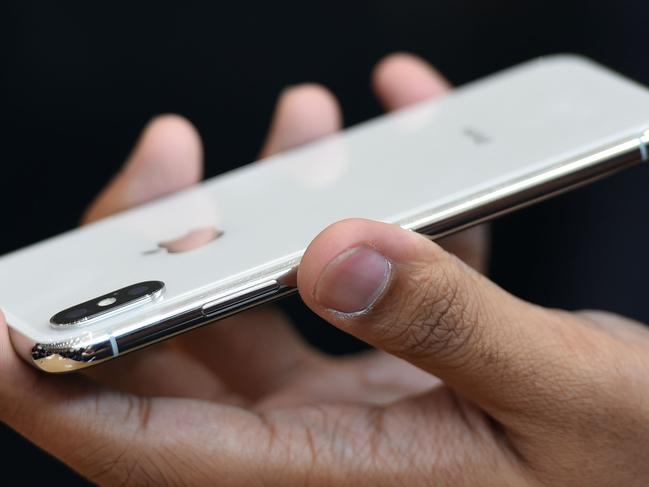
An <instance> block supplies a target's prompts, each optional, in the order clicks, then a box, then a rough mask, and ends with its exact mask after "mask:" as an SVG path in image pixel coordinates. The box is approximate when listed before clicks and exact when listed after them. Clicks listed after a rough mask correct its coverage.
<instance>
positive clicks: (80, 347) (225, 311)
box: [32, 130, 649, 373]
mask: <svg viewBox="0 0 649 487" xmlns="http://www.w3.org/2000/svg"><path fill="white" fill-rule="evenodd" d="M648 145H649V130H647V131H645V132H643V133H642V135H640V136H639V137H634V138H631V139H626V140H624V141H622V142H620V143H617V144H613V145H611V146H609V147H606V148H603V149H601V150H598V151H594V152H592V153H590V154H587V155H584V156H581V157H577V158H574V159H571V160H569V161H564V162H562V163H559V164H557V165H556V166H554V167H552V168H550V169H547V168H546V169H543V170H540V171H538V172H537V173H533V174H528V175H525V176H523V177H521V178H519V179H517V180H515V181H510V182H508V183H507V184H506V185H503V186H501V187H495V188H490V189H488V190H485V191H484V192H482V193H479V194H477V195H473V196H472V197H470V198H468V199H463V200H460V201H456V202H453V203H451V204H448V205H446V206H444V207H441V208H440V207H436V208H433V209H431V210H427V211H423V212H419V213H418V214H416V215H414V216H412V217H408V218H405V219H402V220H400V221H397V222H395V223H396V224H398V225H400V226H402V227H403V228H406V229H408V230H412V231H416V232H419V233H422V234H425V235H428V236H429V237H431V238H433V239H437V238H441V237H444V236H447V235H450V234H452V233H455V232H459V231H461V230H464V229H466V228H469V227H471V226H474V225H477V224H480V223H484V222H487V221H489V220H492V219H494V218H496V217H498V216H501V215H504V214H507V213H511V212H513V211H515V210H517V209H520V208H523V207H526V206H529V205H532V204H534V203H537V202H539V201H542V200H545V199H548V198H551V197H553V196H556V195H558V194H561V193H564V192H567V191H570V190H572V189H574V188H577V187H580V186H584V185H586V184H588V183H590V182H592V181H595V180H597V179H600V178H603V177H605V176H608V175H610V174H613V173H615V172H617V171H620V170H622V169H624V168H627V167H630V166H632V165H635V164H639V163H641V162H645V161H647V160H648V158H649V153H648V148H647V147H648ZM300 257H301V254H296V255H294V256H291V257H290V258H289V259H287V261H286V262H283V263H279V264H277V265H275V266H273V267H272V268H271V269H268V270H266V271H263V272H259V273H256V274H254V277H255V278H256V282H254V283H253V284H252V285H251V284H250V282H251V281H250V277H249V278H245V277H244V278H241V279H238V280H237V281H235V282H232V283H230V284H229V285H228V286H229V291H226V290H225V289H223V288H221V290H222V292H221V293H220V295H219V294H218V291H217V295H216V296H214V295H213V297H211V298H210V299H209V300H208V301H207V302H204V303H202V304H201V305H200V306H198V307H196V308H193V309H190V310H188V311H185V312H183V313H181V314H177V315H173V316H170V317H168V318H165V319H164V320H161V321H159V322H157V323H153V324H151V325H148V326H145V327H142V328H139V329H136V330H133V331H130V332H128V333H126V334H121V335H110V336H109V337H107V338H106V337H103V338H102V339H96V341H94V342H91V343H88V342H87V341H86V342H84V341H80V342H75V343H70V342H61V343H51V344H37V345H35V346H34V347H33V349H32V359H33V360H34V363H35V364H36V365H37V366H38V367H39V368H41V369H42V370H45V371H47V372H54V373H58V372H70V371H74V370H79V369H82V368H84V367H87V366H89V365H94V364H97V363H101V362H104V361H106V360H109V359H112V358H114V357H117V356H118V355H121V354H123V353H127V352H131V351H134V350H138V349H140V348H144V347H147V346H149V345H153V344H155V343H158V342H160V341H162V340H165V339H168V338H171V337H173V336H176V335H179V334H181V333H184V332H186V331H189V330H193V329H196V328H199V327H201V326H204V325H206V324H209V323H212V322H215V321H218V320H221V319H223V318H226V317H228V316H231V315H233V314H236V313H239V312H241V311H244V310H246V309H249V308H252V307H255V306H258V305H260V304H265V303H270V302H273V301H276V300H279V299H281V298H283V297H286V296H288V295H291V294H294V293H296V292H297V289H296V286H297V283H296V279H295V275H296V269H297V265H298V264H299V260H300ZM246 283H247V284H246ZM235 286H238V287H235ZM233 287H234V289H233ZM260 290H261V292H260ZM205 307H208V308H209V310H210V312H209V313H205V312H204V308H205ZM62 360H63V361H65V364H64V365H65V367H61V366H60V361H62Z"/></svg>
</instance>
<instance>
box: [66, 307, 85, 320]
mask: <svg viewBox="0 0 649 487" xmlns="http://www.w3.org/2000/svg"><path fill="white" fill-rule="evenodd" d="M87 314H88V308H74V309H72V310H70V311H68V312H67V313H65V317H66V318H68V319H70V320H78V319H79V318H81V317H82V316H85V315H87Z"/></svg>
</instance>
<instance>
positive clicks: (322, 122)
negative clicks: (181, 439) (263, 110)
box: [174, 84, 342, 401]
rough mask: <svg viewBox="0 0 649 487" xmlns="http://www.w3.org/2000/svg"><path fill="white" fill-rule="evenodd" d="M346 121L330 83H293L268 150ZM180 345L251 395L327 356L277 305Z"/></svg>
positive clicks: (253, 398) (304, 140)
mask: <svg viewBox="0 0 649 487" xmlns="http://www.w3.org/2000/svg"><path fill="white" fill-rule="evenodd" d="M341 123H342V122H341V115H340V108H339V106H338V103H337V102H336V99H335V98H334V96H333V95H332V94H331V93H330V92H329V91H328V90H326V89H325V88H323V87H321V86H318V85H314V84H306V85H299V86H295V87H292V88H288V89H286V90H285V91H284V92H283V93H282V95H281V96H280V98H279V100H278V102H277V107H276V109H275V114H274V116H273V120H272V122H271V127H270V130H269V135H268V137H267V140H266V143H265V144H264V148H263V149H262V156H270V155H272V154H274V153H277V152H280V151H283V150H287V149H290V148H292V147H296V146H298V145H302V144H305V143H307V142H309V141H312V140H314V139H317V138H320V137H324V136H326V135H329V134H331V133H333V132H335V131H337V130H338V129H339V128H340V125H341ZM174 345H175V346H178V347H179V348H181V349H182V350H183V351H184V352H186V353H187V354H189V355H190V356H191V357H192V358H194V359H197V360H199V361H200V362H201V363H203V364H204V365H205V366H207V367H208V368H209V369H210V370H211V371H212V372H213V373H215V374H216V375H217V376H218V377H219V378H220V379H221V380H222V381H223V382H224V383H225V384H226V385H227V386H228V387H229V389H230V390H232V391H233V392H235V393H237V394H241V395H243V396H244V397H246V398H248V399H249V400H251V401H256V400H257V399H258V398H260V397H263V396H265V395H266V394H267V393H268V392H270V391H272V390H275V389H277V388H278V387H281V386H282V385H283V384H285V383H287V382H288V381H290V380H291V379H292V378H293V377H294V376H295V374H297V373H299V372H301V371H302V370H304V369H306V368H307V367H311V366H315V364H318V363H320V361H321V360H323V359H322V357H321V356H320V355H319V354H317V353H316V352H315V351H314V350H313V349H312V348H311V347H309V346H308V345H307V344H306V343H305V342H304V341H303V340H302V338H301V337H299V336H298V335H297V334H296V332H295V330H294V329H293V327H292V326H291V324H290V322H289V320H288V318H287V317H286V316H285V315H284V314H283V313H282V312H280V311H279V310H278V309H277V308H274V307H264V308H261V309H259V310H253V311H250V312H247V313H243V314H241V315H236V316H234V317H232V318H229V319H227V320H223V321H220V322H219V323H216V324H215V325H214V326H211V327H208V328H202V329H200V330H197V331H195V332H193V333H190V334H186V335H183V336H181V337H179V338H178V339H177V340H176V341H175V342H174ZM233 364H236V366H234V365H233Z"/></svg>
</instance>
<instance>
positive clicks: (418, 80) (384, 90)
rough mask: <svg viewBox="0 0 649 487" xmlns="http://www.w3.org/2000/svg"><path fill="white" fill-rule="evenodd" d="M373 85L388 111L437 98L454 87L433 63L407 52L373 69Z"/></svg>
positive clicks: (396, 55)
mask: <svg viewBox="0 0 649 487" xmlns="http://www.w3.org/2000/svg"><path fill="white" fill-rule="evenodd" d="M372 84H373V87H374V91H375V93H376V95H377V96H378V98H379V100H380V101H381V103H383V105H384V106H385V108H386V109H388V110H397V109H399V108H404V107H406V106H408V105H413V104H415V103H419V102H422V101H424V100H431V99H433V98H438V97H441V96H443V95H445V94H446V93H448V91H449V90H450V89H451V85H450V84H449V83H448V81H446V79H445V78H444V77H443V76H442V75H441V74H439V73H438V72H437V71H436V70H435V69H434V68H433V67H432V66H431V65H430V64H428V63H427V62H426V61H424V60H423V59H421V58H419V57H417V56H414V55H412V54H406V53H397V54H392V55H390V56H387V57H386V58H384V59H383V60H381V61H380V62H379V63H378V64H377V65H376V67H375V68H374V73H373V74H372Z"/></svg>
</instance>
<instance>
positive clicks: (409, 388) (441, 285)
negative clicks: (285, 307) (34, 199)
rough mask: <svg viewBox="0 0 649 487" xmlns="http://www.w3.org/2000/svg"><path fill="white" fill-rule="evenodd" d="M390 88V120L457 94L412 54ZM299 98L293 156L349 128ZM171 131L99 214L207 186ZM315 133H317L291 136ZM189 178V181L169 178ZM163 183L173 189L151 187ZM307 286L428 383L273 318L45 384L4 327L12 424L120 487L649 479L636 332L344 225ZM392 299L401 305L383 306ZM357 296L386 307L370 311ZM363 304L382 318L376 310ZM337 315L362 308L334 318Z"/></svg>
mask: <svg viewBox="0 0 649 487" xmlns="http://www.w3.org/2000/svg"><path fill="white" fill-rule="evenodd" d="M376 80H377V82H376V85H377V88H378V91H379V93H380V94H381V95H382V98H383V99H384V100H388V105H390V101H389V100H394V99H396V100H397V101H398V100H403V99H404V98H403V96H405V93H406V92H408V93H411V94H412V93H419V91H418V88H419V87H426V86H427V87H428V88H427V90H428V91H426V90H422V91H426V93H427V94H428V95H431V94H439V93H440V92H441V91H442V90H443V86H444V85H443V83H442V82H441V81H440V80H439V78H437V77H436V76H435V75H434V74H433V73H432V72H431V71H428V70H427V69H426V68H424V67H423V66H422V65H421V64H420V63H419V62H418V61H415V60H412V59H411V58H404V57H400V58H392V59H390V60H389V61H387V62H384V63H383V64H382V65H381V67H380V68H379V70H378V72H377V77H376ZM412 80H417V82H416V83H415V84H412V83H411V82H412ZM298 90H299V91H293V92H292V93H291V92H289V93H288V94H286V95H285V96H284V97H283V98H282V101H281V102H280V104H279V107H278V113H277V115H276V118H275V122H274V126H273V129H272V130H271V136H270V140H269V142H268V146H270V147H273V144H274V143H275V144H277V145H275V147H279V148H285V147H286V146H283V145H282V144H280V143H278V142H275V141H281V140H282V138H284V140H292V141H294V142H291V143H289V144H288V145H292V144H293V143H300V142H302V141H303V140H308V139H309V138H313V137H317V136H320V135H324V134H325V133H328V132H330V131H332V130H334V129H335V128H337V125H338V118H339V116H338V111H337V108H336V106H335V104H334V103H333V102H332V99H331V97H330V95H328V94H327V93H326V92H324V91H322V90H321V89H318V88H314V87H302V88H298ZM304 90H306V91H304ZM298 95H299V101H300V103H297V101H298V99H297V98H296V97H297V96H298ZM307 95H308V96H307ZM291 100H292V102H291ZM307 105H308V106H310V108H311V109H310V110H308V111H306V112H301V108H300V107H302V108H304V107H305V106H307ZM314 113H317V114H318V116H317V117H312V116H311V114H314ZM315 119H317V122H316V121H315ZM162 122H164V124H165V125H163V126H166V128H167V129H168V130H169V133H167V134H166V136H165V137H161V136H160V134H161V133H162V132H161V128H160V123H161V122H158V124H157V125H158V127H157V128H156V124H153V126H151V127H149V129H148V130H147V132H146V134H145V136H144V138H143V140H142V141H141V142H140V145H139V148H138V149H136V151H135V153H134V156H133V161H132V162H131V163H130V164H129V165H127V169H126V170H125V171H124V172H123V173H122V174H121V175H120V176H118V178H117V179H116V180H115V181H114V183H113V184H112V185H111V186H110V188H109V189H108V190H107V192H106V193H104V195H103V196H102V197H100V199H99V201H98V202H97V204H96V206H95V208H94V209H93V210H91V211H90V213H89V215H90V218H93V217H97V216H103V215H105V214H107V213H108V212H109V211H105V210H104V212H103V213H102V211H100V210H101V208H102V207H103V208H108V209H109V210H110V211H115V210H120V209H122V208H124V207H126V206H129V205H132V204H137V203H139V202H141V201H138V200H137V199H136V198H140V197H142V195H149V196H150V197H155V196H157V195H159V194H163V193H164V192H166V191H172V190H174V189H178V187H177V186H176V187H172V186H173V185H172V184H171V183H172V182H173V184H180V183H178V181H181V182H182V183H191V182H192V181H193V180H194V179H197V177H198V173H199V172H200V171H198V170H196V171H194V170H195V169H196V168H198V167H200V164H197V163H196V160H198V159H200V149H197V148H199V145H198V142H197V139H196V137H195V135H194V132H193V131H192V130H191V129H190V128H189V126H187V125H186V124H185V122H182V121H181V120H179V119H175V118H173V119H164V120H163V121H162ZM289 122H290V123H289ZM325 122H326V123H325ZM170 125H171V128H173V130H171V128H170ZM309 127H310V128H313V131H311V132H309V131H308V130H305V129H306V128H309ZM296 130H298V131H299V130H302V131H303V132H301V133H302V134H303V136H301V138H297V139H290V137H289V136H288V134H289V133H290V134H294V133H296ZM179 134H181V135H179ZM311 136H312V137H311ZM158 139H159V140H158ZM163 141H166V142H169V143H173V147H174V148H175V149H177V150H178V153H177V154H176V156H177V157H174V159H171V158H169V159H165V154H168V153H169V150H163V151H160V152H159V153H158V154H157V157H150V158H149V157H148V156H151V155H153V154H154V152H155V151H153V150H152V148H153V147H159V146H160V145H159V144H162V143H163ZM170 141H171V142H170ZM154 142H155V143H154ZM145 149H146V150H145ZM168 149H171V148H168ZM181 149H182V150H181ZM150 150H151V151H150ZM192 151H193V152H192ZM171 152H172V153H173V151H171ZM189 154H193V155H194V156H195V157H194V156H188V155H189ZM136 161H140V162H136ZM146 161H148V162H146ZM175 161H182V164H179V165H176V164H174V162H175ZM154 168H155V169H154ZM179 168H182V169H179ZM188 168H189V169H188ZM176 170H178V171H181V172H182V174H174V175H173V176H174V177H169V178H168V179H167V178H166V176H165V175H167V176H168V175H169V174H173V172H174V171H176ZM167 171H169V172H167ZM192 171H194V172H192ZM153 174H156V175H157V176H158V177H159V179H158V180H157V183H156V184H154V186H152V187H153V188H156V191H157V194H153V192H149V193H147V192H146V191H147V188H151V186H148V185H146V183H145V181H147V179H149V178H150V177H151V176H152V175H153ZM187 174H189V175H190V176H191V177H187V178H186V179H184V180H183V179H182V177H181V176H184V175H187ZM145 176H146V177H145ZM115 202H117V204H115ZM96 208H100V210H97V209H96ZM358 247H360V248H361V249H362V250H358V251H355V252H353V253H351V254H350V253H346V252H345V251H346V250H348V249H350V248H358ZM465 247H466V245H465ZM468 247H469V248H471V244H469V245H468ZM368 248H373V249H376V251H378V252H379V253H380V254H383V255H385V257H387V258H388V259H389V262H390V265H389V266H387V267H386V266H385V264H384V267H383V271H385V270H386V269H387V268H388V267H389V269H390V271H389V273H388V274H389V276H388V277H390V279H389V280H388V281H389V283H388V284H387V285H385V286H382V285H378V284H377V283H378V281H379V280H380V278H381V277H386V272H381V267H380V264H381V262H385V261H384V260H383V258H382V257H380V256H377V254H375V253H373V251H369V250H367V249H368ZM473 248H476V249H478V250H481V248H482V247H480V245H477V246H474V247H473ZM340 255H346V256H348V257H350V259H347V260H343V259H342V258H336V257H337V256H340ZM474 255H475V254H474ZM363 259H369V262H374V264H375V272H374V273H367V272H364V273H363V274H362V275H358V274H357V275H352V276H351V277H349V276H347V277H345V276H344V275H341V273H343V272H345V270H347V271H353V267H352V266H353V264H354V262H356V263H358V262H359V261H362V260H363ZM331 260H335V262H334V264H332V265H330V264H329V262H330V261H331ZM363 276H364V277H363ZM372 277H374V278H375V279H376V282H372ZM298 279H299V285H300V291H301V294H302V296H303V298H304V300H305V302H306V303H307V304H308V305H309V306H310V307H312V309H314V311H316V312H317V313H319V314H320V315H321V316H323V317H324V318H325V319H327V320H328V321H330V322H332V323H333V324H334V325H335V326H338V327H340V328H341V329H343V330H345V331H347V332H349V333H352V334H354V335H356V336H358V337H359V338H361V339H363V340H365V341H367V342H368V343H371V344H373V345H375V346H376V347H378V348H382V349H384V350H386V351H387V352H389V353H392V354H394V355H396V356H399V357H402V358H403V359H405V360H406V361H408V362H411V363H413V364H415V365H417V366H418V367H420V368H421V369H423V371H422V370H420V369H418V368H415V367H413V366H412V365H409V364H408V363H407V362H406V361H402V360H399V359H397V358H394V357H393V356H391V355H389V354H385V353H381V352H372V353H368V354H364V355H361V356H359V357H352V358H345V359H330V358H326V357H323V356H321V355H319V354H317V353H316V352H314V351H313V350H310V349H309V348H308V347H307V346H306V345H305V344H304V343H302V342H301V341H300V340H299V339H298V338H297V337H296V336H295V335H294V334H293V333H292V332H291V331H290V327H289V326H288V324H287V320H286V318H285V317H283V316H282V315H281V313H279V312H278V311H277V310H276V309H275V308H272V307H271V308H266V309H260V310H256V311H253V312H251V313H246V314H242V315H240V316H237V317H234V318H231V319H230V320H226V321H224V322H221V323H219V324H217V325H215V326H213V327H208V328H205V329H203V330H199V331H198V332H195V333H194V334H191V335H186V336H183V337H180V338H179V339H177V340H174V341H172V342H169V343H170V345H163V346H162V348H160V349H159V350H158V353H156V354H151V353H148V352H143V353H141V354H132V355H130V356H127V357H124V358H122V359H120V360H119V361H116V362H114V363H111V364H107V365H105V366H103V367H99V368H98V369H99V370H98V371H95V372H93V373H92V376H91V378H88V377H83V376H66V377H53V376H45V375H43V374H39V373H37V372H36V371H34V370H32V369H30V368H29V367H28V366H26V365H25V364H23V363H22V362H20V361H19V360H18V359H17V357H16V356H15V354H14V353H13V351H12V349H11V347H10V344H9V342H8V337H7V333H6V328H2V329H1V333H0V378H1V379H0V418H2V420H3V421H5V422H7V423H8V424H9V425H10V426H12V427H13V428H15V429H16V430H18V431H19V432H21V433H22V434H23V435H25V436H26V437H28V438H29V439H31V440H32V441H34V442H35V443H37V444H39V445H40V446H41V447H43V448H44V449H46V450H47V451H49V452H50V453H52V454H54V455H55V456H57V457H58V458H60V459H62V460H63V461H65V462H66V463H68V464H69V465H71V466H72V467H73V468H74V469H76V470H77V471H79V472H80V473H82V474H83V475H85V476H87V477H89V478H90V479H92V480H94V481H97V482H100V483H104V484H114V483H134V484H143V483H153V484H164V483H169V484H194V485H196V484H199V485H203V484H207V485H213V484H226V485H227V484H230V485H247V484H252V485H256V484H278V485H292V484H304V483H313V484H323V483H330V484H337V485H394V484H395V483H396V484H406V485H418V484H421V485H430V484H435V485H462V484H465V485H475V484H480V485H491V484H495V485H508V484H509V485H527V484H532V485H534V484H541V483H551V484H559V485H560V484H565V485H578V484H580V483H581V484H585V485H598V484H601V485H610V484H611V483H613V484H617V485H628V484H632V483H633V482H636V483H638V484H642V483H643V480H645V479H646V476H647V471H646V470H644V471H643V470H642V469H643V468H645V467H644V463H643V462H642V452H643V448H642V447H646V446H647V445H646V444H644V443H643V442H645V441H646V440H645V438H647V437H648V436H647V431H646V429H647V426H646V424H647V405H646V403H647V401H646V399H644V400H643V393H644V390H645V389H646V383H645V381H646V371H647V368H648V364H647V362H646V359H645V358H644V356H643V353H642V352H643V351H644V355H646V351H647V347H649V339H648V338H646V332H645V331H644V330H642V329H640V328H638V327H637V326H636V325H634V324H630V323H629V322H627V321H626V320H624V319H622V318H613V317H610V316H607V315H591V316H589V317H584V316H581V315H569V314H566V313H560V312H555V311H548V310H542V309H540V308H537V307H534V306H532V305H529V304H526V303H523V302H521V301H518V300H516V299H515V298H513V297H511V296H509V295H508V294H506V293H505V292H504V291H502V290H500V289H498V288H497V287H496V286H495V285H493V284H491V283H489V282H488V281H487V280H486V279H484V278H482V277H480V276H479V275H478V274H477V273H475V272H474V271H472V270H471V269H469V268H468V267H466V266H465V265H464V264H461V263H460V262H459V261H458V260H457V259H455V258H453V257H451V256H450V255H449V254H447V253H445V252H444V251H442V250H441V249H440V248H439V247H438V246H437V245H435V244H432V243H430V242H428V241H427V240H426V239H424V238H423V237H419V236H417V235H415V234H412V233H409V232H404V231H402V230H400V229H398V228H395V227H392V226H389V225H383V224H378V223H374V222H366V221H355V222H343V223H340V224H337V225H334V226H333V227H331V228H329V229H327V230H326V231H325V232H323V234H321V235H320V236H319V237H318V238H317V239H316V240H315V241H314V242H313V244H312V245H311V246H310V248H309V250H308V251H307V253H306V255H305V257H304V260H303V262H302V265H301V267H300V272H299V276H298ZM333 283H336V284H337V286H338V288H339V289H343V290H345V293H344V294H343V295H342V296H341V294H340V293H338V294H336V293H332V292H331V289H330V287H331V285H332V284H333ZM372 284H376V285H377V286H378V287H379V288H381V289H382V292H381V293H372V292H371V291H372V289H371V288H372V287H373V286H372ZM355 290H356V291H358V290H365V291H368V292H369V294H373V298H374V299H367V296H366V299H365V300H363V299H359V300H358V301H357V302H356V303H354V302H353V301H352V300H351V299H349V298H350V297H352V296H353V294H354V291H355ZM379 294H380V296H379ZM341 298H342V300H343V301H342V302H341V301H340V299H341ZM370 301H374V302H373V303H370ZM359 302H360V303H361V307H365V308H368V309H367V310H366V311H364V312H361V313H356V311H360V309H355V307H357V306H355V305H358V303H359ZM336 307H338V308H341V309H340V310H339V311H343V313H340V312H336V311H332V310H331V309H330V308H336ZM188 351H191V355H190V354H189V353H188ZM244 359H246V361H244ZM427 372H428V373H427ZM429 374H435V375H437V376H438V377H440V378H441V379H443V380H444V383H441V382H440V381H439V380H437V379H435V378H434V377H433V376H432V375H429ZM36 400H37V401H38V402H36Z"/></svg>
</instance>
